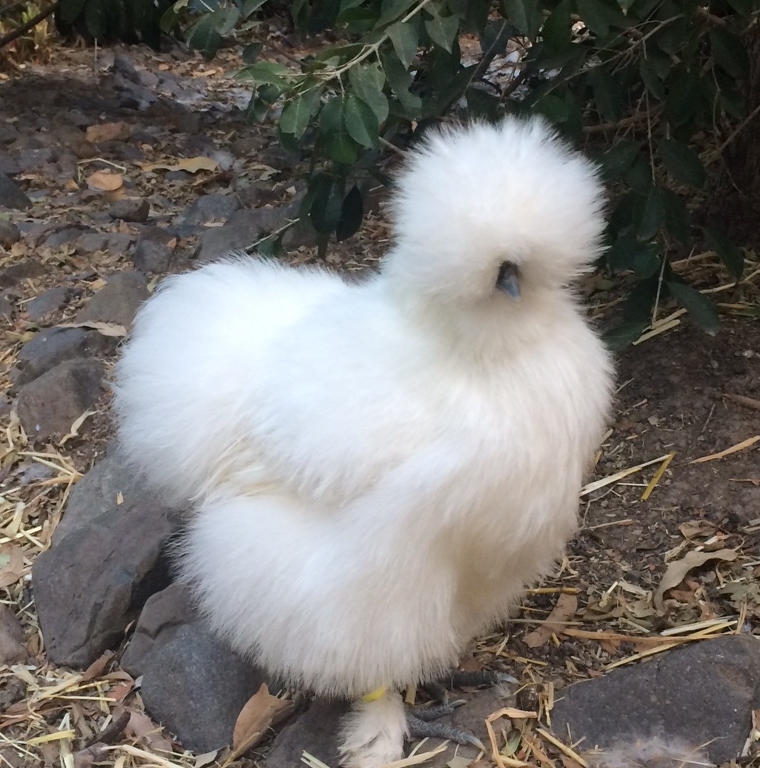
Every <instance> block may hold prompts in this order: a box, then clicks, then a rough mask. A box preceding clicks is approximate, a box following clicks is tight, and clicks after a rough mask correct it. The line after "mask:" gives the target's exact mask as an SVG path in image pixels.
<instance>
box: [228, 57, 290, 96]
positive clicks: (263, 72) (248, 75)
mask: <svg viewBox="0 0 760 768" xmlns="http://www.w3.org/2000/svg"><path fill="white" fill-rule="evenodd" d="M289 72H290V70H289V69H288V68H287V67H285V66H283V65H282V64H278V63H277V62H276V61H257V62H256V63H255V64H251V65H250V66H248V67H243V69H241V70H240V71H239V72H237V73H236V74H235V79H236V80H253V81H254V82H256V83H267V84H268V85H276V86H277V87H278V88H279V89H280V90H285V89H286V88H287V87H288V83H287V81H286V80H285V79H283V77H282V75H286V74H288V73H289Z"/></svg>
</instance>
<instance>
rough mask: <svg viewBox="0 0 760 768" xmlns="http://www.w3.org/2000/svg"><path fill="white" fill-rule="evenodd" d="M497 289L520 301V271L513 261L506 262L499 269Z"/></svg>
mask: <svg viewBox="0 0 760 768" xmlns="http://www.w3.org/2000/svg"><path fill="white" fill-rule="evenodd" d="M496 287H497V288H498V289H499V290H500V291H504V293H506V294H507V296H509V297H510V298H511V299H514V300H515V301H520V270H519V268H518V266H517V265H516V264H513V263H512V262H511V261H505V262H504V263H503V264H502V265H501V267H499V276H498V277H497V278H496Z"/></svg>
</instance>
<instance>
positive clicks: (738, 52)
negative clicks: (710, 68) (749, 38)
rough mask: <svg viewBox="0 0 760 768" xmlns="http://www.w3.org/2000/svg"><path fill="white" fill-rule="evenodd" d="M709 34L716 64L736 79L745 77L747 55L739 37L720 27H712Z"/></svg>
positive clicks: (747, 71) (747, 65)
mask: <svg viewBox="0 0 760 768" xmlns="http://www.w3.org/2000/svg"><path fill="white" fill-rule="evenodd" d="M709 35H710V44H711V45H712V52H713V56H715V61H716V63H717V64H718V66H719V67H720V68H721V69H722V70H724V71H725V72H728V74H729V75H731V77H734V78H736V79H737V80H742V79H744V78H745V77H747V75H748V74H749V57H748V56H747V49H746V47H745V45H744V43H743V42H742V41H741V39H740V38H738V37H737V36H736V35H734V34H732V33H731V32H729V31H728V30H727V29H725V28H722V27H712V28H711V29H710V33H709Z"/></svg>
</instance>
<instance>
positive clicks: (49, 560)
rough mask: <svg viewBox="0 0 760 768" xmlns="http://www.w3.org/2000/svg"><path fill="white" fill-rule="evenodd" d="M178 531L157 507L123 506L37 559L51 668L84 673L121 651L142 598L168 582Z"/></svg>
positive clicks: (38, 598)
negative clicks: (168, 556) (167, 554)
mask: <svg viewBox="0 0 760 768" xmlns="http://www.w3.org/2000/svg"><path fill="white" fill-rule="evenodd" d="M175 531H176V522H175V521H174V519H173V518H172V516H171V512H170V510H168V509H167V508H165V507H163V506H161V505H160V504H159V503H158V502H156V501H148V500H146V499H144V498H143V499H138V500H134V501H129V500H127V499H125V501H124V503H123V504H122V505H121V506H120V507H119V508H118V509H117V510H116V511H111V512H106V513H104V514H102V515H100V516H99V517H98V518H96V519H95V520H93V521H92V522H91V523H89V524H88V525H85V526H83V527H82V528H80V529H79V530H78V531H77V535H76V536H66V537H65V538H63V539H62V540H61V541H60V542H59V543H58V544H56V545H55V546H53V547H52V548H51V549H49V550H48V551H47V552H43V553H42V554H41V555H40V556H39V557H37V559H36V560H35V561H34V564H33V566H32V581H33V585H34V598H35V605H36V607H37V613H38V615H39V619H40V627H41V629H42V635H43V637H44V639H45V648H46V651H47V657H48V660H49V661H52V662H53V663H55V664H65V665H68V666H73V667H86V666H88V665H89V664H91V663H92V662H93V661H94V660H95V659H97V658H98V657H99V656H100V655H101V654H102V653H103V651H105V650H106V649H108V648H113V647H115V646H117V645H118V644H119V642H120V641H121V639H122V636H123V633H124V630H125V628H126V627H127V625H128V624H129V622H130V621H132V619H133V618H134V616H135V614H136V613H137V611H138V610H139V609H140V607H141V606H142V604H143V603H144V601H145V599H146V597H147V596H148V595H150V594H152V593H153V592H155V591H157V590H159V589H163V588H164V587H165V586H166V584H167V582H168V577H167V566H166V561H165V559H164V558H163V557H162V553H163V551H164V547H165V545H166V543H167V541H168V540H169V538H170V537H171V536H172V535H173V534H174V533H175Z"/></svg>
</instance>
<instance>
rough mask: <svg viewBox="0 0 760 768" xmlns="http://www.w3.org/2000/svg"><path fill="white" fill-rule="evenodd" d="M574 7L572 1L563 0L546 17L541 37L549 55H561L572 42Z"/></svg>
mask: <svg viewBox="0 0 760 768" xmlns="http://www.w3.org/2000/svg"><path fill="white" fill-rule="evenodd" d="M571 12H572V7H571V4H570V0H561V1H560V2H559V3H557V5H556V6H555V7H554V9H553V10H552V12H551V13H550V14H549V15H548V16H547V17H546V21H544V25H543V27H541V37H543V39H544V45H545V46H546V49H547V51H548V52H549V53H559V52H561V51H564V50H566V49H567V48H569V46H570V44H571V42H572V23H573V22H572V18H571Z"/></svg>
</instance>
